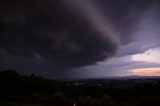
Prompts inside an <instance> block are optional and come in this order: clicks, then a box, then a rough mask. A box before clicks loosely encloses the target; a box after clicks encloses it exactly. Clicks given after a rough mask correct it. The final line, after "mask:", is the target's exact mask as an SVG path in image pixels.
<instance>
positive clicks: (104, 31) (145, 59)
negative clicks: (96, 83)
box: [0, 0, 160, 79]
mask: <svg viewBox="0 0 160 106" xmlns="http://www.w3.org/2000/svg"><path fill="white" fill-rule="evenodd" d="M159 11H160V1H159V0H45V1H44V0H34V1H33V0H14V1H12V0H0V70H8V69H10V70H15V71H17V72H19V73H21V74H27V75H30V74H32V73H33V74H35V75H39V76H43V77H45V78H51V79H76V78H106V77H113V76H114V77H115V76H117V77H118V76H132V75H140V76H160V60H159V59H160V14H159Z"/></svg>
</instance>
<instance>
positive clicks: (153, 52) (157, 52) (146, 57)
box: [132, 48, 160, 64]
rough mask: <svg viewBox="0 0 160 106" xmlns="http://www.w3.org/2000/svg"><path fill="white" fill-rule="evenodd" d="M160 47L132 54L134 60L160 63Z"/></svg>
mask: <svg viewBox="0 0 160 106" xmlns="http://www.w3.org/2000/svg"><path fill="white" fill-rule="evenodd" d="M159 59H160V48H152V49H149V50H147V51H146V52H144V53H141V54H136V55H133V56H132V60H133V61H141V62H147V63H154V64H160V60H159Z"/></svg>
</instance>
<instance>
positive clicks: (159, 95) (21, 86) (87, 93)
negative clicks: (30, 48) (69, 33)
mask: <svg viewBox="0 0 160 106" xmlns="http://www.w3.org/2000/svg"><path fill="white" fill-rule="evenodd" d="M158 81H159V80H158ZM82 82H84V83H82ZM82 82H81V83H79V82H62V81H53V80H48V79H43V78H42V77H38V76H35V75H30V76H23V75H19V74H18V73H17V72H15V71H11V70H9V71H1V72H0V106H160V91H159V88H160V86H159V82H156V83H155V82H152V83H151V82H146V83H143V84H137V83H136V84H135V83H133V84H130V81H128V82H127V83H128V84H129V85H131V86H127V87H126V86H119V85H118V84H114V85H112V83H111V84H106V85H105V84H104V85H101V86H100V85H93V84H88V83H85V81H82Z"/></svg>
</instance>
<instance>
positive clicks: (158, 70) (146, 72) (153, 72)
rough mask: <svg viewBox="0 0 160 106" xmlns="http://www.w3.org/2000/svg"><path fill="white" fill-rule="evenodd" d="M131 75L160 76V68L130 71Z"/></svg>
mask: <svg viewBox="0 0 160 106" xmlns="http://www.w3.org/2000/svg"><path fill="white" fill-rule="evenodd" d="M129 73H130V74H131V75H140V76H160V67H158V68H141V69H133V70H129Z"/></svg>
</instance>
